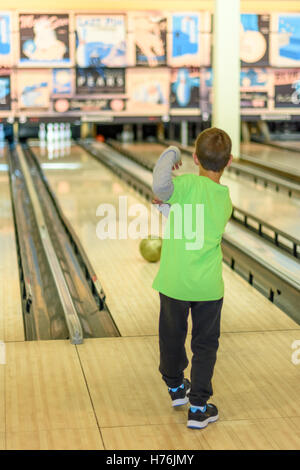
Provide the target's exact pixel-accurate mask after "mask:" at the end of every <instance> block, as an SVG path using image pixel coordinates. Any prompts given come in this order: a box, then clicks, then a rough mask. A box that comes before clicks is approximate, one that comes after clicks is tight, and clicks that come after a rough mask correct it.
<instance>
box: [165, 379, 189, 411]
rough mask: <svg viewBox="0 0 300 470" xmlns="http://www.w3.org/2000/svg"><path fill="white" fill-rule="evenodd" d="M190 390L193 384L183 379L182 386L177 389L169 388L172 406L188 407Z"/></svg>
mask: <svg viewBox="0 0 300 470" xmlns="http://www.w3.org/2000/svg"><path fill="white" fill-rule="evenodd" d="M190 390H191V383H190V381H189V380H188V379H183V383H182V385H180V386H179V387H177V388H169V394H170V397H171V399H172V406H181V405H186V404H187V403H188V402H189V398H188V394H189V393H190Z"/></svg>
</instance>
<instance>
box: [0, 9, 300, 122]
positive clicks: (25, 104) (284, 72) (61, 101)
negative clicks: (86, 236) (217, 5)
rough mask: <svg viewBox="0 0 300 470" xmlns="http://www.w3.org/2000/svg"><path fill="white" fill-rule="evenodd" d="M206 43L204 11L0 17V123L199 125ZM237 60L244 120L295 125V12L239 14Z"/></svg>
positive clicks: (299, 19)
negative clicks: (41, 120)
mask: <svg viewBox="0 0 300 470" xmlns="http://www.w3.org/2000/svg"><path fill="white" fill-rule="evenodd" d="M199 5H201V2H199ZM281 5H282V6H284V2H282V3H281ZM212 38H213V15H212V14H211V12H210V11H204V10H203V11H188V12H184V11H179V12H175V11H128V12H126V13H125V12H116V11H112V12H111V13H110V12H107V11H105V12H101V11H99V12H93V13H84V12H82V11H78V12H76V11H73V10H72V11H64V12H61V11H58V12H55V11H52V10H51V11H49V12H48V13H47V12H43V13H41V12H36V11H26V12H25V11H0V118H2V120H7V121H8V122H13V121H14V120H16V119H17V120H19V121H20V122H25V121H26V120H28V119H29V120H34V119H39V118H41V117H43V118H44V119H47V118H49V119H51V120H53V119H59V118H62V117H63V119H64V120H66V118H67V119H70V120H72V119H74V120H75V119H78V118H80V119H81V120H82V121H89V120H90V121H99V122H100V121H102V122H130V121H132V122H137V121H139V120H143V119H144V118H147V119H148V120H153V121H157V120H161V119H162V120H163V121H166V122H167V121H169V120H170V119H171V120H174V121H180V120H182V119H183V118H187V119H189V120H190V121H193V120H198V119H199V116H202V118H203V119H205V120H207V119H209V116H210V114H211V105H212V83H213V70H212V66H211V65H212V49H213V40H212ZM240 60H241V74H240V106H241V115H242V118H243V119H267V120H268V119H269V120H272V119H295V120H296V119H300V12H299V13H292V12H284V11H283V12H272V13H263V12H259V13H253V12H251V13H242V14H241V19H240Z"/></svg>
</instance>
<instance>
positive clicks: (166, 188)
mask: <svg viewBox="0 0 300 470" xmlns="http://www.w3.org/2000/svg"><path fill="white" fill-rule="evenodd" d="M180 158H181V156H180V151H179V149H178V148H177V147H174V146H173V145H171V146H170V147H168V148H167V149H166V150H165V151H164V152H163V153H162V154H161V156H160V157H159V159H158V161H157V163H156V165H155V167H154V170H153V184H152V190H153V193H154V194H155V195H156V196H157V197H158V198H159V199H161V200H162V201H167V200H168V199H169V198H170V197H171V196H172V194H173V191H174V185H173V181H172V167H173V166H174V165H175V164H176V163H178V162H179V161H180Z"/></svg>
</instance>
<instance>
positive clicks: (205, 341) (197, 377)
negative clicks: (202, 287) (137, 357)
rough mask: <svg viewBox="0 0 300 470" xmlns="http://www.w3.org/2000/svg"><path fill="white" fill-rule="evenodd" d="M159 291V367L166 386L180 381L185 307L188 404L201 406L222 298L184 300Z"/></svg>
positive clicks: (212, 359)
mask: <svg viewBox="0 0 300 470" xmlns="http://www.w3.org/2000/svg"><path fill="white" fill-rule="evenodd" d="M159 295H160V318H159V347H160V365H159V371H160V373H161V374H162V377H163V380H164V381H165V382H166V384H167V385H168V387H171V388H176V387H179V386H180V385H181V384H182V381H183V378H184V369H185V368H186V367H187V366H188V358H187V355H186V352H185V340H186V335H187V329H188V326H187V320H188V315H189V309H191V314H192V323H193V326H192V342H191V349H192V353H193V356H192V368H191V392H190V395H189V400H190V403H191V405H194V406H204V405H205V404H206V402H207V400H208V399H209V397H210V396H211V395H212V394H213V389H212V384H211V379H212V376H213V371H214V366H215V362H216V358H217V350H218V346H219V336H220V317H221V309H222V304H223V298H222V299H220V300H212V301H207V302H206V301H205V302H187V301H183V300H176V299H172V298H171V297H167V296H165V295H163V294H161V293H160V294H159Z"/></svg>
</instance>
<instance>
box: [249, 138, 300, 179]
mask: <svg viewBox="0 0 300 470" xmlns="http://www.w3.org/2000/svg"><path fill="white" fill-rule="evenodd" d="M274 143H276V142H274ZM283 145H285V142H284V144H283ZM298 145H299V144H298ZM291 146H292V143H291ZM299 151H300V148H299ZM241 155H246V156H247V157H256V158H259V159H260V160H261V161H262V163H264V162H267V163H271V164H272V163H273V164H274V165H281V166H282V167H283V168H284V169H285V170H286V171H287V172H290V173H291V174H294V170H297V171H298V173H299V171H300V155H298V154H297V153H296V152H291V151H289V150H286V149H283V148H276V147H272V146H269V147H268V146H267V145H262V144H257V143H254V142H249V143H242V144H241Z"/></svg>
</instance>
